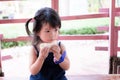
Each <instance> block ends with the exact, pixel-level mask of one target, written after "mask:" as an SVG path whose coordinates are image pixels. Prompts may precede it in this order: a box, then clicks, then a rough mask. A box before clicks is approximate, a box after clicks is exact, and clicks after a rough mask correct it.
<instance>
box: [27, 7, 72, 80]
mask: <svg viewBox="0 0 120 80" xmlns="http://www.w3.org/2000/svg"><path fill="white" fill-rule="evenodd" d="M31 20H33V34H32V37H33V47H32V49H31V54H30V65H29V68H30V72H31V76H30V80H67V78H66V76H65V70H68V69H69V67H70V61H69V59H68V57H67V55H66V50H65V46H64V45H63V44H62V43H61V42H59V41H58V36H59V29H60V28H61V20H60V17H59V15H58V14H57V13H56V12H55V11H54V10H53V9H52V8H48V7H45V8H42V9H40V10H38V11H37V12H36V14H35V17H34V18H31V19H29V20H28V21H27V22H26V32H27V34H28V35H31V32H30V30H29V28H28V24H29V22H30V21H31Z"/></svg>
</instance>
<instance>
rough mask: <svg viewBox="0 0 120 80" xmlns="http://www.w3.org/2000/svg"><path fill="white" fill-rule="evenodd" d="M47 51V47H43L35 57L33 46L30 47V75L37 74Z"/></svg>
mask: <svg viewBox="0 0 120 80" xmlns="http://www.w3.org/2000/svg"><path fill="white" fill-rule="evenodd" d="M48 51H49V49H48V48H47V47H46V48H44V49H43V50H41V52H40V54H39V56H38V57H37V54H36V51H35V49H34V47H32V49H31V53H30V60H29V61H30V63H29V68H30V72H31V74H32V75H35V74H37V73H38V72H39V71H40V70H41V68H42V65H43V63H44V60H45V58H46V57H47V55H48Z"/></svg>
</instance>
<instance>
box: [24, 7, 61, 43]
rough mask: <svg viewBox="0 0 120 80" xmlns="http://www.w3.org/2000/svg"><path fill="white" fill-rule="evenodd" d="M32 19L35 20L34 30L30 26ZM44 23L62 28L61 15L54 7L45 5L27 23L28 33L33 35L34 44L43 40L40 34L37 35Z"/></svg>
mask: <svg viewBox="0 0 120 80" xmlns="http://www.w3.org/2000/svg"><path fill="white" fill-rule="evenodd" d="M31 20H33V30H32V32H31V31H30V30H29V27H28V25H29V23H30V21H31ZM44 23H49V24H50V26H51V27H53V28H56V27H59V28H61V20H60V17H59V15H58V13H57V12H56V11H55V10H54V9H52V8H49V7H45V8H42V9H40V10H38V11H37V12H36V14H35V17H34V18H30V19H29V20H28V21H27V22H26V24H25V26H26V32H27V34H28V35H29V36H31V35H33V45H37V44H38V43H39V42H40V41H41V39H40V38H39V36H37V33H38V32H39V31H40V30H41V28H42V25H43V24H44Z"/></svg>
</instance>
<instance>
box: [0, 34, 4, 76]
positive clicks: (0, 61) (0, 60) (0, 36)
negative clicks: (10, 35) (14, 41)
mask: <svg viewBox="0 0 120 80" xmlns="http://www.w3.org/2000/svg"><path fill="white" fill-rule="evenodd" d="M2 37H3V35H2V34H0V77H2V76H4V73H3V72H2V58H1V40H2Z"/></svg>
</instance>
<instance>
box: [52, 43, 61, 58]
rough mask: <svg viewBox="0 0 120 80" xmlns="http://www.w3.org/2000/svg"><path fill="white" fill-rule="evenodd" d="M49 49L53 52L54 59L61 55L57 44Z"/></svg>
mask: <svg viewBox="0 0 120 80" xmlns="http://www.w3.org/2000/svg"><path fill="white" fill-rule="evenodd" d="M51 51H52V52H53V56H54V60H59V59H60V57H61V48H60V47H59V46H58V45H53V46H52V47H51Z"/></svg>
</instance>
